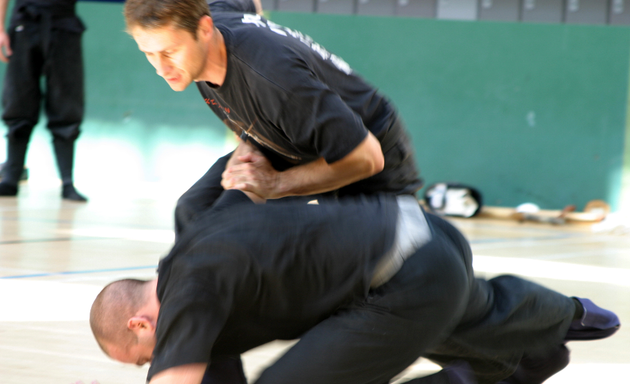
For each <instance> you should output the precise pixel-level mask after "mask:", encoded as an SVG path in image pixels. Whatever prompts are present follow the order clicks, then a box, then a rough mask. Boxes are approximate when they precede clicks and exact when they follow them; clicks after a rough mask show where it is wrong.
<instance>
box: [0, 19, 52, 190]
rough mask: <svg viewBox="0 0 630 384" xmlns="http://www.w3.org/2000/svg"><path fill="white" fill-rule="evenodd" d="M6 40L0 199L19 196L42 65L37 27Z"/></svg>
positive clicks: (25, 28)
mask: <svg viewBox="0 0 630 384" xmlns="http://www.w3.org/2000/svg"><path fill="white" fill-rule="evenodd" d="M9 36H10V39H11V47H12V48H13V54H12V55H11V59H10V60H9V64H8V65H7V70H6V74H5V79H4V87H3V90H2V107H3V113H2V119H3V120H4V123H5V124H6V125H7V126H8V128H9V131H8V133H7V159H6V161H5V164H4V167H3V176H2V182H1V183H0V196H15V195H16V194H17V192H18V182H19V180H20V177H21V175H22V172H23V170H24V162H25V159H26V152H27V149H28V143H29V140H30V138H31V133H32V131H33V127H34V126H35V125H36V124H37V121H38V118H39V103H40V98H41V91H40V88H39V79H40V76H41V68H42V65H43V58H42V55H41V51H40V47H39V42H40V35H39V31H38V28H37V25H32V24H28V23H27V24H25V25H24V26H23V29H22V30H21V31H19V32H16V31H14V30H11V31H9Z"/></svg>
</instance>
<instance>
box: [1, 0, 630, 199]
mask: <svg viewBox="0 0 630 384" xmlns="http://www.w3.org/2000/svg"><path fill="white" fill-rule="evenodd" d="M79 13H80V15H81V16H82V18H83V20H84V21H85V23H86V25H87V26H88V31H87V32H86V34H85V38H84V51H85V64H86V75H87V77H86V83H87V111H86V113H87V115H86V124H85V129H84V131H85V133H84V135H85V139H84V141H86V140H88V139H89V138H90V137H92V138H93V139H94V140H96V141H98V140H104V139H106V138H107V137H111V136H115V137H117V138H125V137H126V138H128V139H129V142H130V143H133V144H134V145H138V146H140V147H142V149H143V152H144V153H148V154H149V155H148V156H147V157H146V158H145V159H144V160H143V161H144V162H145V163H146V164H145V168H146V169H147V170H145V171H143V172H145V174H146V175H145V177H147V178H153V179H155V180H168V179H169V177H172V174H171V175H165V176H160V175H157V174H158V173H159V172H161V171H160V170H158V169H155V168H152V167H153V165H152V164H154V163H156V159H157V157H158V155H157V154H156V153H154V154H151V151H152V150H153V148H154V147H156V146H158V145H160V143H163V142H164V141H177V142H178V144H179V145H180V146H182V145H183V146H185V145H187V144H188V145H191V146H195V145H198V144H199V143H200V142H205V143H212V142H214V143H215V144H216V145H215V149H216V148H219V149H220V148H223V146H224V142H225V138H226V130H225V128H224V127H223V126H222V124H221V123H220V122H219V121H218V119H216V118H215V117H214V116H213V114H212V113H211V112H210V111H209V110H208V108H207V107H206V106H205V105H204V103H203V102H202V101H201V100H200V98H199V96H198V95H197V91H196V88H195V87H194V86H192V87H189V89H187V90H186V91H184V92H180V93H177V92H173V91H172V90H171V89H170V88H169V87H168V85H167V84H166V83H165V82H164V81H163V80H162V79H161V78H159V77H158V76H157V75H156V74H155V71H154V69H153V68H152V67H151V66H150V64H149V63H148V62H147V60H146V59H145V58H144V56H143V55H142V53H140V52H139V51H138V50H137V47H136V44H135V42H134V41H133V40H132V39H131V38H130V37H129V36H128V35H127V34H126V33H124V21H123V18H122V5H121V4H116V3H100V2H95V3H94V2H80V3H79ZM268 16H269V17H270V18H271V19H272V20H273V21H275V22H276V23H279V24H283V25H286V26H289V27H291V28H295V29H299V30H301V31H303V32H304V33H307V34H309V35H310V36H312V37H313V38H314V39H315V40H316V41H318V42H319V43H321V44H322V45H324V46H325V47H326V48H327V49H328V50H330V51H331V52H333V53H335V54H337V55H339V56H341V57H343V58H344V59H345V60H346V61H347V62H348V63H350V65H351V66H352V67H353V68H355V69H356V71H357V72H358V73H360V74H362V75H363V76H364V77H365V78H366V79H368V80H369V81H370V82H371V83H373V84H375V85H376V86H378V87H379V88H381V89H382V91H383V92H384V93H386V94H387V95H388V96H389V97H390V98H391V99H393V101H394V102H395V104H396V105H397V106H398V108H399V109H400V111H401V113H402V115H403V117H404V119H405V120H406V122H407V125H408V127H409V130H410V131H411V134H412V137H413V141H414V146H415V149H416V156H417V161H418V165H419V166H420V168H421V170H422V175H423V176H424V178H425V180H426V182H427V184H431V183H434V182H438V181H458V182H463V183H468V184H471V185H473V186H476V187H477V188H479V189H480V190H481V191H482V193H483V194H484V197H485V201H486V203H487V204H488V205H502V206H515V205H517V204H520V203H523V202H534V203H537V204H539V205H540V206H541V207H542V208H549V209H555V208H562V207H563V206H565V205H567V204H576V205H577V206H578V208H582V207H583V206H584V204H585V203H586V202H587V201H589V200H591V199H605V200H606V201H608V202H609V203H611V204H612V205H613V207H617V205H618V203H619V196H620V189H621V175H622V165H623V154H624V140H625V137H624V136H625V132H626V128H625V127H626V108H627V101H628V97H627V93H628V68H629V60H628V59H629V56H630V52H629V47H630V28H624V27H613V26H580V25H566V24H565V25H551V24H526V23H499V22H481V21H478V22H460V21H445V20H427V19H411V18H386V17H366V16H343V15H318V14H297V13H293V14H292V13H281V12H272V13H270V14H269V15H268ZM0 68H1V69H0V72H3V71H4V66H1V67H0ZM0 75H1V73H0ZM626 150H627V149H626ZM217 151H219V150H217ZM219 152H220V151H219ZM183 156H185V153H184V154H183ZM182 160H183V159H182ZM208 165H209V164H208ZM196 166H197V167H198V168H199V169H203V168H204V167H206V164H198V165H196ZM88 171H89V170H88V169H87V168H86V170H85V172H86V173H87V172H88ZM195 172H196V173H197V175H198V174H199V171H198V170H196V171H195ZM134 177H136V176H134ZM191 177H192V176H191ZM191 180H194V179H191Z"/></svg>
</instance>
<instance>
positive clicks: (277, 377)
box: [203, 215, 575, 384]
mask: <svg viewBox="0 0 630 384" xmlns="http://www.w3.org/2000/svg"><path fill="white" fill-rule="evenodd" d="M429 217H430V219H429V223H430V226H431V229H432V235H433V238H432V240H431V241H430V242H429V243H428V244H426V245H424V246H423V247H421V248H420V249H418V250H417V251H416V253H415V254H414V255H413V256H411V257H410V258H409V259H408V260H407V261H405V263H404V264H403V267H402V268H401V270H400V271H399V272H398V273H397V274H396V275H395V276H394V277H393V278H392V279H391V280H389V281H388V282H387V283H385V284H384V285H382V286H380V287H378V288H376V289H373V290H371V291H370V293H369V295H368V296H367V297H365V298H361V299H357V300H356V301H355V302H353V303H351V304H349V305H348V306H346V307H343V308H340V309H339V310H338V311H337V312H336V313H335V314H334V315H333V316H331V317H329V318H328V319H326V320H324V321H322V322H321V323H320V324H318V325H317V326H315V327H314V328H312V329H311V330H309V331H308V332H307V333H305V334H304V335H303V336H302V337H301V338H300V340H299V341H298V342H297V343H296V344H295V345H294V346H293V347H292V348H291V349H290V350H289V351H287V353H286V354H285V355H283V356H282V357H281V358H280V359H279V360H278V361H277V362H275V363H274V364H273V365H271V366H270V367H269V368H267V369H266V370H265V371H264V372H263V373H262V375H261V377H260V378H259V379H258V380H257V381H256V382H257V383H260V384H267V383H274V384H278V383H287V384H288V383H306V384H310V383H312V384H322V383H326V384H353V383H356V384H383V383H387V382H389V381H390V380H391V379H392V378H393V377H394V376H396V375H397V374H399V373H400V372H401V371H403V370H404V369H405V368H407V367H408V366H409V365H410V364H412V363H413V362H414V361H415V360H416V359H417V358H419V357H426V358H428V359H431V360H433V361H435V362H437V363H439V364H441V365H443V366H447V365H451V364H453V363H454V362H456V361H457V360H466V361H467V362H468V363H469V364H470V365H471V367H472V369H473V371H474V373H475V376H476V377H477V380H478V382H479V383H480V384H491V383H496V382H498V381H500V380H501V379H503V378H506V377H508V376H510V375H511V374H512V373H513V372H514V370H515V369H516V366H517V365H518V363H519V361H520V360H521V358H522V357H523V355H524V354H536V353H541V352H544V351H546V350H550V349H552V348H554V347H556V346H558V345H559V344H561V343H562V342H563V339H564V336H565V335H566V332H567V330H568V328H569V326H570V322H571V320H572V318H573V314H574V310H575V307H574V304H573V302H572V300H571V298H569V297H566V296H564V295H561V294H559V293H557V292H554V291H551V290H549V289H547V288H545V287H542V286H540V285H538V284H535V283H532V282H529V281H527V280H524V279H521V278H518V277H515V276H500V277H497V278H494V279H491V280H484V279H479V278H475V277H474V273H473V269H472V254H471V251H470V248H469V246H468V242H467V241H466V240H465V239H464V237H463V236H462V235H461V233H460V232H459V231H458V230H457V229H455V228H454V227H452V226H451V225H450V224H449V223H448V222H446V221H445V220H443V219H441V218H439V217H436V216H431V215H429ZM226 362H227V363H226ZM215 363H216V364H215ZM220 372H223V375H221V374H219V373H220ZM226 372H227V376H226ZM226 377H229V378H230V379H229V380H228V381H223V379H222V378H226ZM410 382H411V383H413V384H429V383H430V384H438V383H449V377H448V374H446V373H445V372H444V371H442V372H439V373H437V374H435V375H431V376H428V377H425V378H419V379H414V380H411V381H410ZM203 383H204V384H209V383H226V384H227V383H232V384H233V383H245V380H244V375H242V368H241V367H240V365H239V363H238V359H237V358H236V357H225V358H224V359H219V360H218V361H215V362H214V363H211V365H210V366H209V368H208V371H207V375H206V378H205V379H204V381H203Z"/></svg>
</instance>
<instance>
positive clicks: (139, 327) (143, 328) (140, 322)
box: [127, 316, 155, 335]
mask: <svg viewBox="0 0 630 384" xmlns="http://www.w3.org/2000/svg"><path fill="white" fill-rule="evenodd" d="M127 328H128V329H130V330H131V331H132V332H133V333H135V334H136V335H139V334H140V333H144V332H149V333H154V332H155V325H154V324H153V322H152V321H151V320H149V319H148V318H146V317H144V316H133V317H131V318H130V319H129V320H127Z"/></svg>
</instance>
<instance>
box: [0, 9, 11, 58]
mask: <svg viewBox="0 0 630 384" xmlns="http://www.w3.org/2000/svg"><path fill="white" fill-rule="evenodd" d="M8 6H9V0H0V61H3V62H5V63H6V62H8V61H9V56H11V54H12V53H13V52H11V42H10V41H9V35H8V34H7V33H6V27H5V24H4V21H5V19H6V17H7V8H8Z"/></svg>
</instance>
